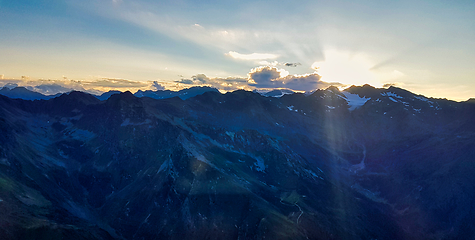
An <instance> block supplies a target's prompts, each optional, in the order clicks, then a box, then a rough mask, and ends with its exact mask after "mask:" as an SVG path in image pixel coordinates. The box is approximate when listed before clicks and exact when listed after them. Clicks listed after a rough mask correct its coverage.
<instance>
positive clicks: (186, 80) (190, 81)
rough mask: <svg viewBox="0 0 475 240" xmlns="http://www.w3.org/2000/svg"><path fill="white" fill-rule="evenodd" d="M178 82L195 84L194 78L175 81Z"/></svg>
mask: <svg viewBox="0 0 475 240" xmlns="http://www.w3.org/2000/svg"><path fill="white" fill-rule="evenodd" d="M175 82H176V83H182V84H190V85H191V84H194V82H193V80H190V79H181V80H178V81H175Z"/></svg>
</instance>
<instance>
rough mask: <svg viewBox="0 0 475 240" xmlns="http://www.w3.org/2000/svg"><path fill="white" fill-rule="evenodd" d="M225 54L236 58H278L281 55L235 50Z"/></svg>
mask: <svg viewBox="0 0 475 240" xmlns="http://www.w3.org/2000/svg"><path fill="white" fill-rule="evenodd" d="M225 55H226V56H230V57H232V58H234V59H239V60H266V59H276V58H278V57H279V55H277V54H271V53H251V54H241V53H238V52H234V51H229V52H228V53H226V54H225Z"/></svg>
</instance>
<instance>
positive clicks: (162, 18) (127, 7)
mask: <svg viewBox="0 0 475 240" xmlns="http://www.w3.org/2000/svg"><path fill="white" fill-rule="evenodd" d="M0 19H1V20H0V86H3V85H5V84H8V83H10V84H16V85H20V86H34V87H37V89H42V88H41V86H43V89H44V88H50V90H51V91H53V90H54V89H53V88H55V87H56V88H58V89H59V88H62V89H67V88H71V89H76V90H81V89H85V90H90V91H97V92H100V91H108V90H112V89H118V90H131V91H137V90H138V89H152V90H156V89H172V90H178V89H182V88H185V87H190V86H195V85H201V86H202V85H206V86H213V87H216V88H218V89H220V90H223V91H232V90H236V89H248V90H252V89H271V88H287V89H292V90H296V91H312V90H315V89H317V88H326V87H328V86H330V85H335V86H338V87H340V88H341V89H343V88H345V87H348V86H351V85H363V84H370V85H373V86H375V87H387V86H390V85H394V86H398V87H401V88H405V89H407V90H410V91H412V92H414V93H418V94H423V95H426V96H429V97H438V98H448V99H452V100H457V101H463V100H467V99H469V98H473V97H475V64H474V63H475V1H473V0H468V1H463V0H459V1H446V0H445V1H438V0H431V1H417V0H411V1H369V0H367V1H366V0H365V1H298V0H295V1H246V0H240V1H213V0H211V1H189V0H176V1H151V0H134V1H129V0H81V1H77V0H63V1H59V0H34V1H33V0H31V1H27V0H14V1H12V0H0ZM44 86H46V87H44Z"/></svg>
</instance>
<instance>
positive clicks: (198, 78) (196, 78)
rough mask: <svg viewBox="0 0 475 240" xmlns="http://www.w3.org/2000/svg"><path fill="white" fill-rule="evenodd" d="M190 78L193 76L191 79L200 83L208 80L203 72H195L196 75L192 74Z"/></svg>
mask: <svg viewBox="0 0 475 240" xmlns="http://www.w3.org/2000/svg"><path fill="white" fill-rule="evenodd" d="M192 78H193V81H198V82H201V83H206V82H208V81H209V77H207V76H206V75H204V74H197V75H196V76H193V77H192Z"/></svg>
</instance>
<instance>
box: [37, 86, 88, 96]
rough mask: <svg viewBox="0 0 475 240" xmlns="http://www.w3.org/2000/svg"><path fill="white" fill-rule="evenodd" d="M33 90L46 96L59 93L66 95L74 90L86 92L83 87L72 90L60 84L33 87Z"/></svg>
mask: <svg viewBox="0 0 475 240" xmlns="http://www.w3.org/2000/svg"><path fill="white" fill-rule="evenodd" d="M32 90H34V91H35V92H39V93H41V94H45V95H54V94H57V93H65V92H70V91H73V90H76V91H86V90H85V89H84V88H83V87H80V86H76V87H73V88H70V87H65V86H61V85H59V84H41V85H37V86H34V87H32Z"/></svg>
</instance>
